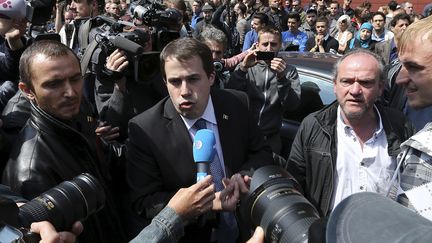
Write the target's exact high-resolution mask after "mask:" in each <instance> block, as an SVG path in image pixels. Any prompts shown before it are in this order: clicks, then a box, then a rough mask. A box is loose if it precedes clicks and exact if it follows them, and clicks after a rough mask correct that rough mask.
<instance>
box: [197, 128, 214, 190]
mask: <svg viewBox="0 0 432 243" xmlns="http://www.w3.org/2000/svg"><path fill="white" fill-rule="evenodd" d="M215 144H216V139H215V135H214V133H213V131H212V130H209V129H201V130H198V131H197V133H196V134H195V137H194V140H193V149H192V152H193V157H194V161H195V163H196V164H197V182H198V181H200V180H201V179H203V178H204V177H206V176H207V175H208V174H209V171H210V163H211V162H212V160H213V157H214V155H215V151H216V150H215V148H214V147H215Z"/></svg>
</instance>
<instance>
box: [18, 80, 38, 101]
mask: <svg viewBox="0 0 432 243" xmlns="http://www.w3.org/2000/svg"><path fill="white" fill-rule="evenodd" d="M18 88H19V89H20V90H21V91H22V92H23V93H24V94H26V97H27V98H28V99H29V100H35V96H34V93H33V91H31V89H30V88H29V87H28V86H27V84H25V83H23V82H19V83H18Z"/></svg>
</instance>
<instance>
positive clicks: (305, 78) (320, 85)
mask: <svg viewBox="0 0 432 243" xmlns="http://www.w3.org/2000/svg"><path fill="white" fill-rule="evenodd" d="M299 78H300V84H301V86H302V88H304V87H305V86H307V88H310V89H312V90H315V89H316V90H315V91H316V92H318V93H319V96H320V98H321V101H322V103H323V104H324V105H328V104H330V103H332V102H333V101H334V100H336V96H335V94H334V92H333V82H332V81H331V80H328V79H325V78H324V77H318V76H312V75H310V74H307V73H299ZM314 84H315V85H314Z"/></svg>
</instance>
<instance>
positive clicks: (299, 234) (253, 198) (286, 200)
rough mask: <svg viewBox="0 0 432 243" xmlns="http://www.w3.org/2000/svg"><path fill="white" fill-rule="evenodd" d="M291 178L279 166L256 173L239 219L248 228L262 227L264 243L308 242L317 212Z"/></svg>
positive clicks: (262, 169)
mask: <svg viewBox="0 0 432 243" xmlns="http://www.w3.org/2000/svg"><path fill="white" fill-rule="evenodd" d="M300 191H301V190H300V186H299V185H298V183H297V182H296V181H295V180H294V178H293V177H292V176H291V175H290V174H289V173H288V172H287V171H285V170H283V169H282V168H280V167H278V166H265V167H262V168H260V169H258V170H256V171H255V173H254V174H253V177H252V181H251V185H250V190H249V194H248V195H247V196H246V198H245V200H242V206H241V208H240V215H241V217H242V219H243V221H244V222H248V223H249V225H250V226H251V227H256V226H258V225H259V226H261V227H262V228H263V229H264V232H265V239H266V242H293V243H296V242H307V240H308V230H309V226H310V225H311V224H312V223H313V222H314V221H315V220H317V219H318V218H319V214H318V212H317V210H316V209H315V208H314V207H313V205H312V204H311V203H310V202H309V201H308V200H306V198H304V196H303V195H302V194H301V193H300Z"/></svg>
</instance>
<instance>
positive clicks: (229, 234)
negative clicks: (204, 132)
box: [193, 118, 238, 243]
mask: <svg viewBox="0 0 432 243" xmlns="http://www.w3.org/2000/svg"><path fill="white" fill-rule="evenodd" d="M193 127H194V128H195V129H196V130H197V131H198V130H201V129H206V128H207V125H206V121H205V120H204V119H203V118H200V119H198V120H197V121H196V122H195V124H194V125H193ZM215 149H216V148H215ZM210 174H211V175H212V176H213V182H214V184H215V188H216V191H217V192H218V191H222V190H223V189H224V186H223V184H222V179H223V178H224V173H223V170H222V166H221V163H220V160H219V156H218V153H217V151H215V156H214V158H213V161H212V162H211V163H210ZM220 220H221V221H220V224H219V229H218V233H217V236H216V238H217V241H218V242H224V243H225V242H226V243H228V242H234V241H235V239H236V238H237V235H238V229H237V221H236V219H235V216H234V214H233V213H231V212H222V213H221V218H220Z"/></svg>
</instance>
